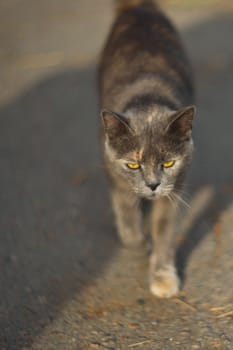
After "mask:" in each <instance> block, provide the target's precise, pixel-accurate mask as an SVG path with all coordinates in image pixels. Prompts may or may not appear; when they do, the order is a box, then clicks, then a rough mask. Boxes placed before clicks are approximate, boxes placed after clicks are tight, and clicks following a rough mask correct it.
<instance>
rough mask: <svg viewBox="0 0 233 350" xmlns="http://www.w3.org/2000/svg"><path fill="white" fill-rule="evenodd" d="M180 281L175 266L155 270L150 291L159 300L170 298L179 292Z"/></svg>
mask: <svg viewBox="0 0 233 350" xmlns="http://www.w3.org/2000/svg"><path fill="white" fill-rule="evenodd" d="M179 286H180V281H179V278H178V276H177V273H176V270H175V268H174V266H172V265H167V266H165V267H164V268H162V269H159V270H157V271H156V270H155V271H153V272H152V273H151V276H150V291H151V293H152V294H154V295H155V296H157V297H159V298H170V297H172V296H173V295H175V294H177V293H178V292H179Z"/></svg>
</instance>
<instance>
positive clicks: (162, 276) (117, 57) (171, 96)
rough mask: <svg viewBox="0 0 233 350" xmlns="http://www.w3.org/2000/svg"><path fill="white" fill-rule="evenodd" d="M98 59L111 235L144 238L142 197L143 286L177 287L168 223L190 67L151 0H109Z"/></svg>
mask: <svg viewBox="0 0 233 350" xmlns="http://www.w3.org/2000/svg"><path fill="white" fill-rule="evenodd" d="M116 7H117V10H116V18H115V21H114V23H113V26H112V29H111V32H110V34H109V36H108V38H107V42H106V45H105V47H104V49H103V52H102V55H101V59H100V63H99V91H100V107H101V130H102V132H101V140H102V148H103V158H104V163H105V167H106V171H107V174H108V178H109V185H110V190H111V191H110V192H111V199H112V206H113V211H114V214H115V221H116V226H117V230H118V234H119V237H120V239H121V241H122V243H123V244H124V245H125V246H127V247H136V246H138V245H141V244H142V243H143V242H144V234H143V215H142V210H141V206H140V203H141V201H142V200H146V201H150V204H151V214H150V218H151V220H150V234H151V238H152V252H151V255H150V268H149V284H150V291H151V292H152V293H153V294H154V295H155V296H157V297H162V298H168V297H171V296H173V295H175V294H177V293H178V291H179V288H180V279H179V277H178V274H177V270H176V266H175V262H174V260H175V249H176V248H175V228H176V219H177V207H178V203H179V202H180V201H182V197H181V196H180V191H181V189H182V185H183V182H184V176H185V173H186V170H187V168H188V167H189V164H190V161H191V158H192V152H193V141H192V123H193V117H194V114H195V109H196V108H195V106H194V105H193V101H194V88H193V82H192V80H193V79H192V72H191V67H190V64H189V61H188V59H187V57H186V53H185V51H184V49H183V46H182V44H181V40H180V38H179V35H178V34H177V32H176V30H175V28H174V27H173V25H172V24H171V22H170V20H168V18H167V17H166V16H165V14H163V12H162V10H161V9H160V8H159V6H158V5H157V3H155V2H153V1H149V0H148V1H146V0H119V1H116Z"/></svg>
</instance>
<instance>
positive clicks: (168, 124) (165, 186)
mask: <svg viewBox="0 0 233 350" xmlns="http://www.w3.org/2000/svg"><path fill="white" fill-rule="evenodd" d="M194 113H195V107H193V106H189V107H186V108H183V109H181V110H179V111H175V112H171V111H167V112H166V113H163V116H162V117H161V118H160V117H157V118H147V119H145V117H144V118H140V117H139V118H138V117H136V116H135V118H134V116H133V115H131V116H130V117H129V116H127V117H126V116H124V115H120V114H117V113H113V112H110V111H107V110H102V112H101V114H102V119H103V126H104V135H105V142H104V147H105V156H106V158H107V160H108V166H109V167H110V168H111V169H110V170H112V172H114V174H115V177H116V176H117V175H119V181H124V182H125V184H127V187H128V189H129V190H130V191H131V192H134V193H136V194H137V195H138V196H139V197H144V198H148V199H153V198H155V197H162V196H169V195H170V194H171V193H172V192H174V191H176V190H177V189H178V188H179V184H180V183H181V180H182V177H183V174H184V173H185V169H186V168H187V165H188V164H189V161H190V159H191V154H192V150H193V144H192V121H193V116H194Z"/></svg>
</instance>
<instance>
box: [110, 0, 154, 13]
mask: <svg viewBox="0 0 233 350" xmlns="http://www.w3.org/2000/svg"><path fill="white" fill-rule="evenodd" d="M115 4H116V11H117V13H118V14H119V13H122V12H124V11H127V10H129V9H130V8H133V7H138V6H155V5H156V3H155V1H154V0H115Z"/></svg>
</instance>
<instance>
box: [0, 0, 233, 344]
mask: <svg viewBox="0 0 233 350" xmlns="http://www.w3.org/2000/svg"><path fill="white" fill-rule="evenodd" d="M210 3H211V2H210ZM168 12H169V13H170V16H171V17H172V18H173V19H174V21H175V22H176V23H177V25H178V26H179V27H180V29H181V31H182V35H183V38H184V41H185V43H186V46H187V49H188V52H189V55H190V57H191V58H192V61H193V65H194V69H195V76H196V82H197V104H198V115H197V118H196V122H195V127H194V134H195V144H196V152H195V157H194V162H193V166H192V169H191V171H190V175H189V178H188V181H187V182H188V185H187V193H188V194H189V195H188V197H189V202H190V205H191V209H190V210H185V209H184V210H183V211H182V213H181V216H180V220H179V223H180V224H179V228H177V230H178V236H177V243H178V252H177V265H178V268H179V270H180V273H181V275H182V276H183V288H182V291H181V293H180V294H179V295H178V296H177V297H175V298H172V299H170V300H158V299H156V298H154V297H153V296H151V295H150V293H149V291H148V280H147V277H148V276H147V269H148V257H147V253H146V251H144V250H143V249H142V250H141V251H135V252H131V251H127V250H126V249H124V248H122V247H121V246H120V244H119V242H118V239H117V237H116V232H115V228H114V225H113V218H112V213H111V208H110V203H109V199H108V193H107V185H106V181H105V179H104V175H103V170H102V167H101V157H100V152H99V145H98V110H97V104H98V103H97V93H96V85H95V71H96V61H97V56H98V53H99V50H100V48H101V46H102V44H103V41H104V38H105V36H106V34H107V31H108V29H109V25H110V23H111V19H112V11H111V2H110V1H108V0H99V1H98V2H97V1H96V2H95V1H91V0H87V1H84V0H80V1H72V0H66V1H65V0H56V1H53V0H49V1H48V0H47V1H45V0H42V1H38V2H32V1H30V0H8V1H3V2H1V3H0V41H1V45H0V76H1V79H0V160H1V171H0V183H1V189H0V213H1V215H0V349H1V350H4V349H5V350H6V349H9V350H15V349H17V350H18V349H22V350H26V349H32V350H39V349H40V350H42V349H43V350H50V349H51V350H52V349H62V350H86V349H108V350H110V349H112V350H113V349H117V350H118V349H123V350H125V349H131V348H132V349H134V348H135V349H145V350H149V349H155V350H156V349H158V350H163V349H164V350H166V349H169V350H173V349H180V350H186V349H187V350H190V349H203V350H208V349H209V350H215V349H216V350H225V349H226V350H228V349H229V350H230V349H232V348H233V336H232V334H233V323H232V316H233V254H232V246H233V229H232V227H233V180H232V179H233V152H232V149H233V138H232V129H233V119H232V111H233V97H232V91H233V46H232V38H231V33H232V31H233V17H232V15H233V11H232V6H231V7H230V6H229V7H228V6H227V5H226V4H225V3H224V6H223V5H222V6H221V5H219V6H217V7H214V6H213V7H211V6H209V7H206V6H205V7H204V8H197V7H196V8H195V7H193V8H192V10H190V9H189V10H184V9H182V8H179V9H174V8H171V7H169V8H168Z"/></svg>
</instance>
